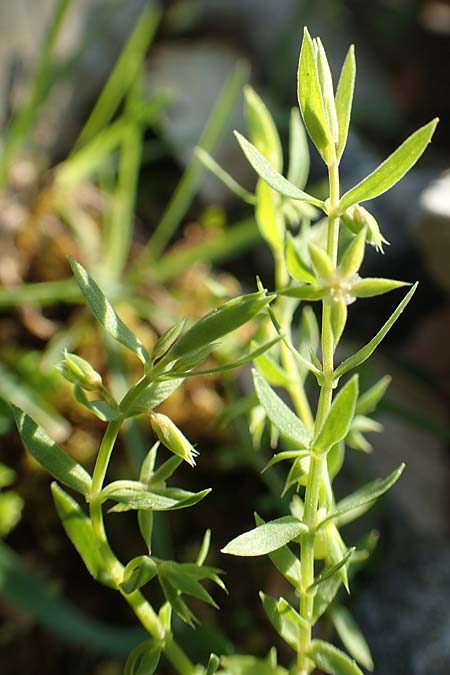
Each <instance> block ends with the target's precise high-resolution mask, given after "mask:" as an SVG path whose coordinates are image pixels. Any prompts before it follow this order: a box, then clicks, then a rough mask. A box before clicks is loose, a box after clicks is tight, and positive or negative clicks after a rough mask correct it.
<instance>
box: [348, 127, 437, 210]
mask: <svg viewBox="0 0 450 675" xmlns="http://www.w3.org/2000/svg"><path fill="white" fill-rule="evenodd" d="M437 123H438V120H437V119H434V120H432V121H431V122H429V123H428V124H425V126H423V127H421V128H420V129H418V130H417V131H416V132H415V133H413V134H412V135H411V136H410V137H409V138H408V139H407V140H406V141H404V142H403V143H402V145H401V146H400V147H399V148H397V150H396V151H395V152H394V153H393V154H392V155H390V156H389V157H388V158H387V159H386V160H385V161H384V162H383V163H382V164H380V166H379V167H378V168H377V169H375V171H373V172H372V173H371V174H370V175H369V176H367V178H364V180H362V181H361V182H360V183H358V185H356V186H355V187H354V188H352V189H351V190H349V191H348V192H346V193H345V195H344V196H343V197H342V199H341V201H340V202H339V210H340V212H341V213H343V212H344V211H345V210H346V209H348V208H349V206H353V204H358V203H359V202H365V201H367V200H368V199H373V198H374V197H378V196H379V195H381V194H383V192H386V191H387V190H389V189H390V188H391V187H392V186H393V185H395V184H396V183H397V182H398V181H399V180H400V179H401V178H403V176H404V175H405V173H407V172H408V171H409V170H410V169H411V167H413V166H414V164H415V163H416V162H417V160H418V159H419V157H420V156H421V155H422V153H423V152H424V150H425V148H426V147H427V145H428V143H429V142H430V141H431V137H432V136H433V133H434V130H435V129H436V125H437Z"/></svg>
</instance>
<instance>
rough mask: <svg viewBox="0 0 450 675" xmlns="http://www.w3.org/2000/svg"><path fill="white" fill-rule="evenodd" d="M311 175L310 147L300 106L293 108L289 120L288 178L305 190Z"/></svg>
mask: <svg viewBox="0 0 450 675" xmlns="http://www.w3.org/2000/svg"><path fill="white" fill-rule="evenodd" d="M308 176H309V148H308V140H307V138H306V133H305V127H304V126H303V124H302V120H301V118H300V113H299V111H298V108H292V110H291V116H290V120H289V170H288V174H287V179H288V181H289V182H290V183H293V184H294V185H296V186H297V187H298V188H300V189H301V190H303V188H304V187H305V185H306V183H307V180H308Z"/></svg>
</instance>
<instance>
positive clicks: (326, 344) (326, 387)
mask: <svg viewBox="0 0 450 675" xmlns="http://www.w3.org/2000/svg"><path fill="white" fill-rule="evenodd" d="M328 175H329V186H330V200H329V202H330V205H329V214H330V215H329V217H328V237H327V252H328V255H329V256H330V258H331V260H332V261H333V264H334V266H335V267H336V265H337V250H338V239H339V216H338V215H336V211H337V208H338V204H339V170H338V165H337V162H336V163H334V164H332V165H330V166H329V168H328ZM322 362H323V375H324V381H323V384H322V386H321V390H320V396H319V403H318V406H317V413H316V419H315V424H314V432H315V435H317V434H318V432H319V430H320V428H321V427H322V425H323V423H324V421H325V419H326V416H327V415H328V413H329V410H330V407H331V402H332V398H333V386H334V338H333V331H332V325H331V306H330V305H329V304H327V302H326V301H324V302H323V305H322ZM326 470H327V469H326V455H322V456H317V455H314V454H312V456H311V465H310V470H309V475H308V482H307V485H306V492H305V509H304V515H303V519H304V522H305V524H306V525H307V526H308V527H309V528H311V527H313V526H314V524H315V520H316V516H317V509H318V506H319V494H320V487H321V483H322V481H323V474H324V472H325V471H326ZM326 485H327V488H328V489H330V482H329V480H326ZM314 539H315V535H314V534H310V533H309V532H307V533H306V534H305V535H304V536H303V537H302V540H301V545H300V563H301V572H302V589H301V591H302V592H301V600H300V614H301V616H302V617H303V618H304V619H305V620H306V622H307V624H308V626H307V627H306V626H305V627H304V628H301V629H300V638H299V649H298V659H297V669H298V675H308V673H310V672H311V670H312V668H313V665H312V663H311V661H310V660H309V659H308V657H307V656H306V652H307V651H308V649H309V647H310V644H311V635H312V625H311V624H312V613H313V608H314V594H315V589H314V590H312V591H309V592H308V590H307V589H308V588H309V587H310V586H311V584H312V583H313V582H314Z"/></svg>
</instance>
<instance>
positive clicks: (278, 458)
mask: <svg viewBox="0 0 450 675" xmlns="http://www.w3.org/2000/svg"><path fill="white" fill-rule="evenodd" d="M308 456H309V450H285V451H284V452H279V453H277V454H276V455H274V456H273V457H272V458H271V459H269V461H268V462H267V464H266V465H265V466H264V468H263V470H262V471H261V473H264V472H265V471H267V469H270V467H271V466H274V465H275V464H278V463H279V462H284V461H285V460H287V459H301V458H303V457H308Z"/></svg>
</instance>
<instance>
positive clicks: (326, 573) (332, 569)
mask: <svg viewBox="0 0 450 675" xmlns="http://www.w3.org/2000/svg"><path fill="white" fill-rule="evenodd" d="M354 551H355V549H354V548H350V549H349V550H348V551H347V553H346V554H345V555H344V556H343V557H342V558H341V560H339V561H338V562H337V563H336V564H335V565H329V566H328V567H324V569H323V570H322V571H321V573H320V574H319V576H318V577H317V578H316V579H314V583H312V584H311V586H310V587H309V589H308V590H311V589H312V588H314V587H315V586H319V585H320V584H322V583H323V582H324V581H326V580H327V579H329V578H330V577H332V576H334V575H335V574H336V572H337V571H338V570H340V569H341V567H343V566H344V565H346V564H347V563H348V561H349V559H350V557H351V556H352V555H353V553H354Z"/></svg>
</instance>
